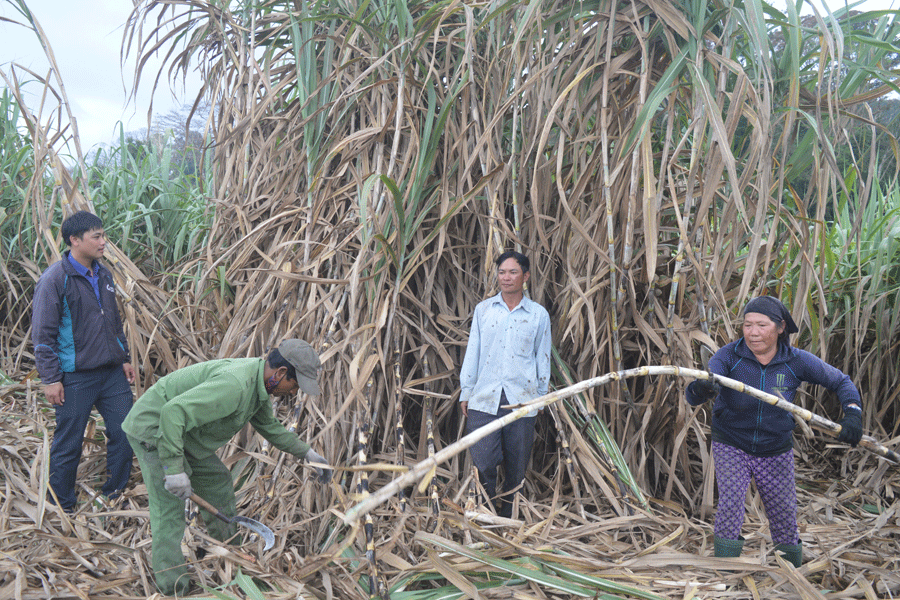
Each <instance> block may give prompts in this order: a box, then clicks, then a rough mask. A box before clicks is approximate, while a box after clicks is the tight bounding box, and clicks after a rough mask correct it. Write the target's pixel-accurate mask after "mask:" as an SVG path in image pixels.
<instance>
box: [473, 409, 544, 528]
mask: <svg viewBox="0 0 900 600" xmlns="http://www.w3.org/2000/svg"><path fill="white" fill-rule="evenodd" d="M500 398H501V400H500V403H501V405H502V404H505V403H506V395H505V394H501V396H500ZM510 412H511V411H510V410H509V409H502V408H501V409H499V410H498V411H497V414H496V415H492V414H490V413H485V412H481V411H477V410H472V409H469V416H468V418H467V419H466V433H467V434H469V433H471V432H473V431H475V430H476V429H478V428H480V427H483V426H485V425H487V424H488V423H490V422H491V421H495V420H497V419H500V418H502V417H503V416H505V415H507V414H509V413H510ZM536 420H537V417H523V418H521V419H518V420H516V421H513V422H512V423H510V424H509V425H506V426H505V427H503V428H501V429H499V430H497V431H495V432H493V433H491V434H490V435H488V436H486V437H484V438H482V439H481V440H479V441H478V443H476V444H475V445H474V446H472V447H471V448H470V449H469V451H470V452H471V453H472V461H473V462H474V463H475V467H476V468H477V469H478V478H479V479H480V481H481V485H482V486H483V487H484V491H485V492H486V493H487V495H488V497H489V498H490V499H491V500H494V496H495V494H496V489H497V467H498V466H501V465H502V467H503V490H502V492H501V494H500V496H499V498H497V504H496V506H497V509H498V514H499V515H500V516H502V517H509V516H510V515H511V514H512V499H513V495H514V491H513V490H515V489H516V488H517V487H519V485H520V484H521V483H522V482H523V481H524V480H525V470H526V469H527V468H528V459H529V458H531V446H532V444H533V443H534V424H535V421H536Z"/></svg>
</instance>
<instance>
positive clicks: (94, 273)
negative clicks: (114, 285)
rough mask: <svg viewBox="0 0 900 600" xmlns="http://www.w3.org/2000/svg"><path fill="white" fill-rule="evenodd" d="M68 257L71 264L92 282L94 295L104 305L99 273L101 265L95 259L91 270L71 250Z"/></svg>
mask: <svg viewBox="0 0 900 600" xmlns="http://www.w3.org/2000/svg"><path fill="white" fill-rule="evenodd" d="M68 258H69V264H71V265H72V266H73V267H74V268H75V271H77V272H78V274H79V275H81V276H82V277H84V278H85V279H87V280H88V281H90V282H91V287H93V288H94V295H95V296H97V302H98V303H100V304H101V305H102V304H103V303H102V302H101V300H100V273H98V271H99V267H100V265H99V264H98V263H97V261H96V260H95V261H94V262H93V263H92V264H91V268H90V271H89V270H88V268H87V267H85V266H84V265H83V264H81V263H80V262H78V261H77V260H75V259H74V258H73V257H72V253H71V252H69V254H68Z"/></svg>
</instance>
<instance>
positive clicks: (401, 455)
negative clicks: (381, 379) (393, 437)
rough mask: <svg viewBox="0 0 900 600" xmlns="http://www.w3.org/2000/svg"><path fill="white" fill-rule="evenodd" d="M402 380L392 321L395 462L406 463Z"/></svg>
mask: <svg viewBox="0 0 900 600" xmlns="http://www.w3.org/2000/svg"><path fill="white" fill-rule="evenodd" d="M402 383H403V380H402V379H401V378H400V326H399V324H398V323H397V322H396V321H394V412H395V414H396V415H397V427H396V432H397V464H398V465H400V466H401V467H402V466H403V465H404V464H406V460H405V456H406V435H405V433H404V431H403V390H402V388H403V385H402ZM407 504H408V501H407V499H406V493H405V492H404V491H403V490H400V512H406V506H407Z"/></svg>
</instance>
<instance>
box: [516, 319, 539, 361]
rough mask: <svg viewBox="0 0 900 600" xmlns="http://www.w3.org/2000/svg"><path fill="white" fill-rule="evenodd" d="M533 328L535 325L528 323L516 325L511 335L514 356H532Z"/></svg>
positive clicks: (534, 328)
mask: <svg viewBox="0 0 900 600" xmlns="http://www.w3.org/2000/svg"><path fill="white" fill-rule="evenodd" d="M535 330H536V327H535V326H533V325H530V324H528V323H523V324H520V325H517V327H516V329H515V331H513V335H512V345H513V348H512V350H513V353H514V354H515V355H516V356H532V355H533V354H534V336H535Z"/></svg>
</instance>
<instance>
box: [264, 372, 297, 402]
mask: <svg viewBox="0 0 900 600" xmlns="http://www.w3.org/2000/svg"><path fill="white" fill-rule="evenodd" d="M286 372H287V369H285V368H284V367H281V368H280V369H278V370H277V371H276V372H275V375H273V377H274V378H275V381H277V382H278V385H276V386H275V387H274V388H272V389H271V390H269V393H270V394H272V395H273V396H294V395H296V394H297V392H299V391H300V384H299V383H297V380H296V379H290V378H288V377H286V376H285V373H286Z"/></svg>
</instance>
